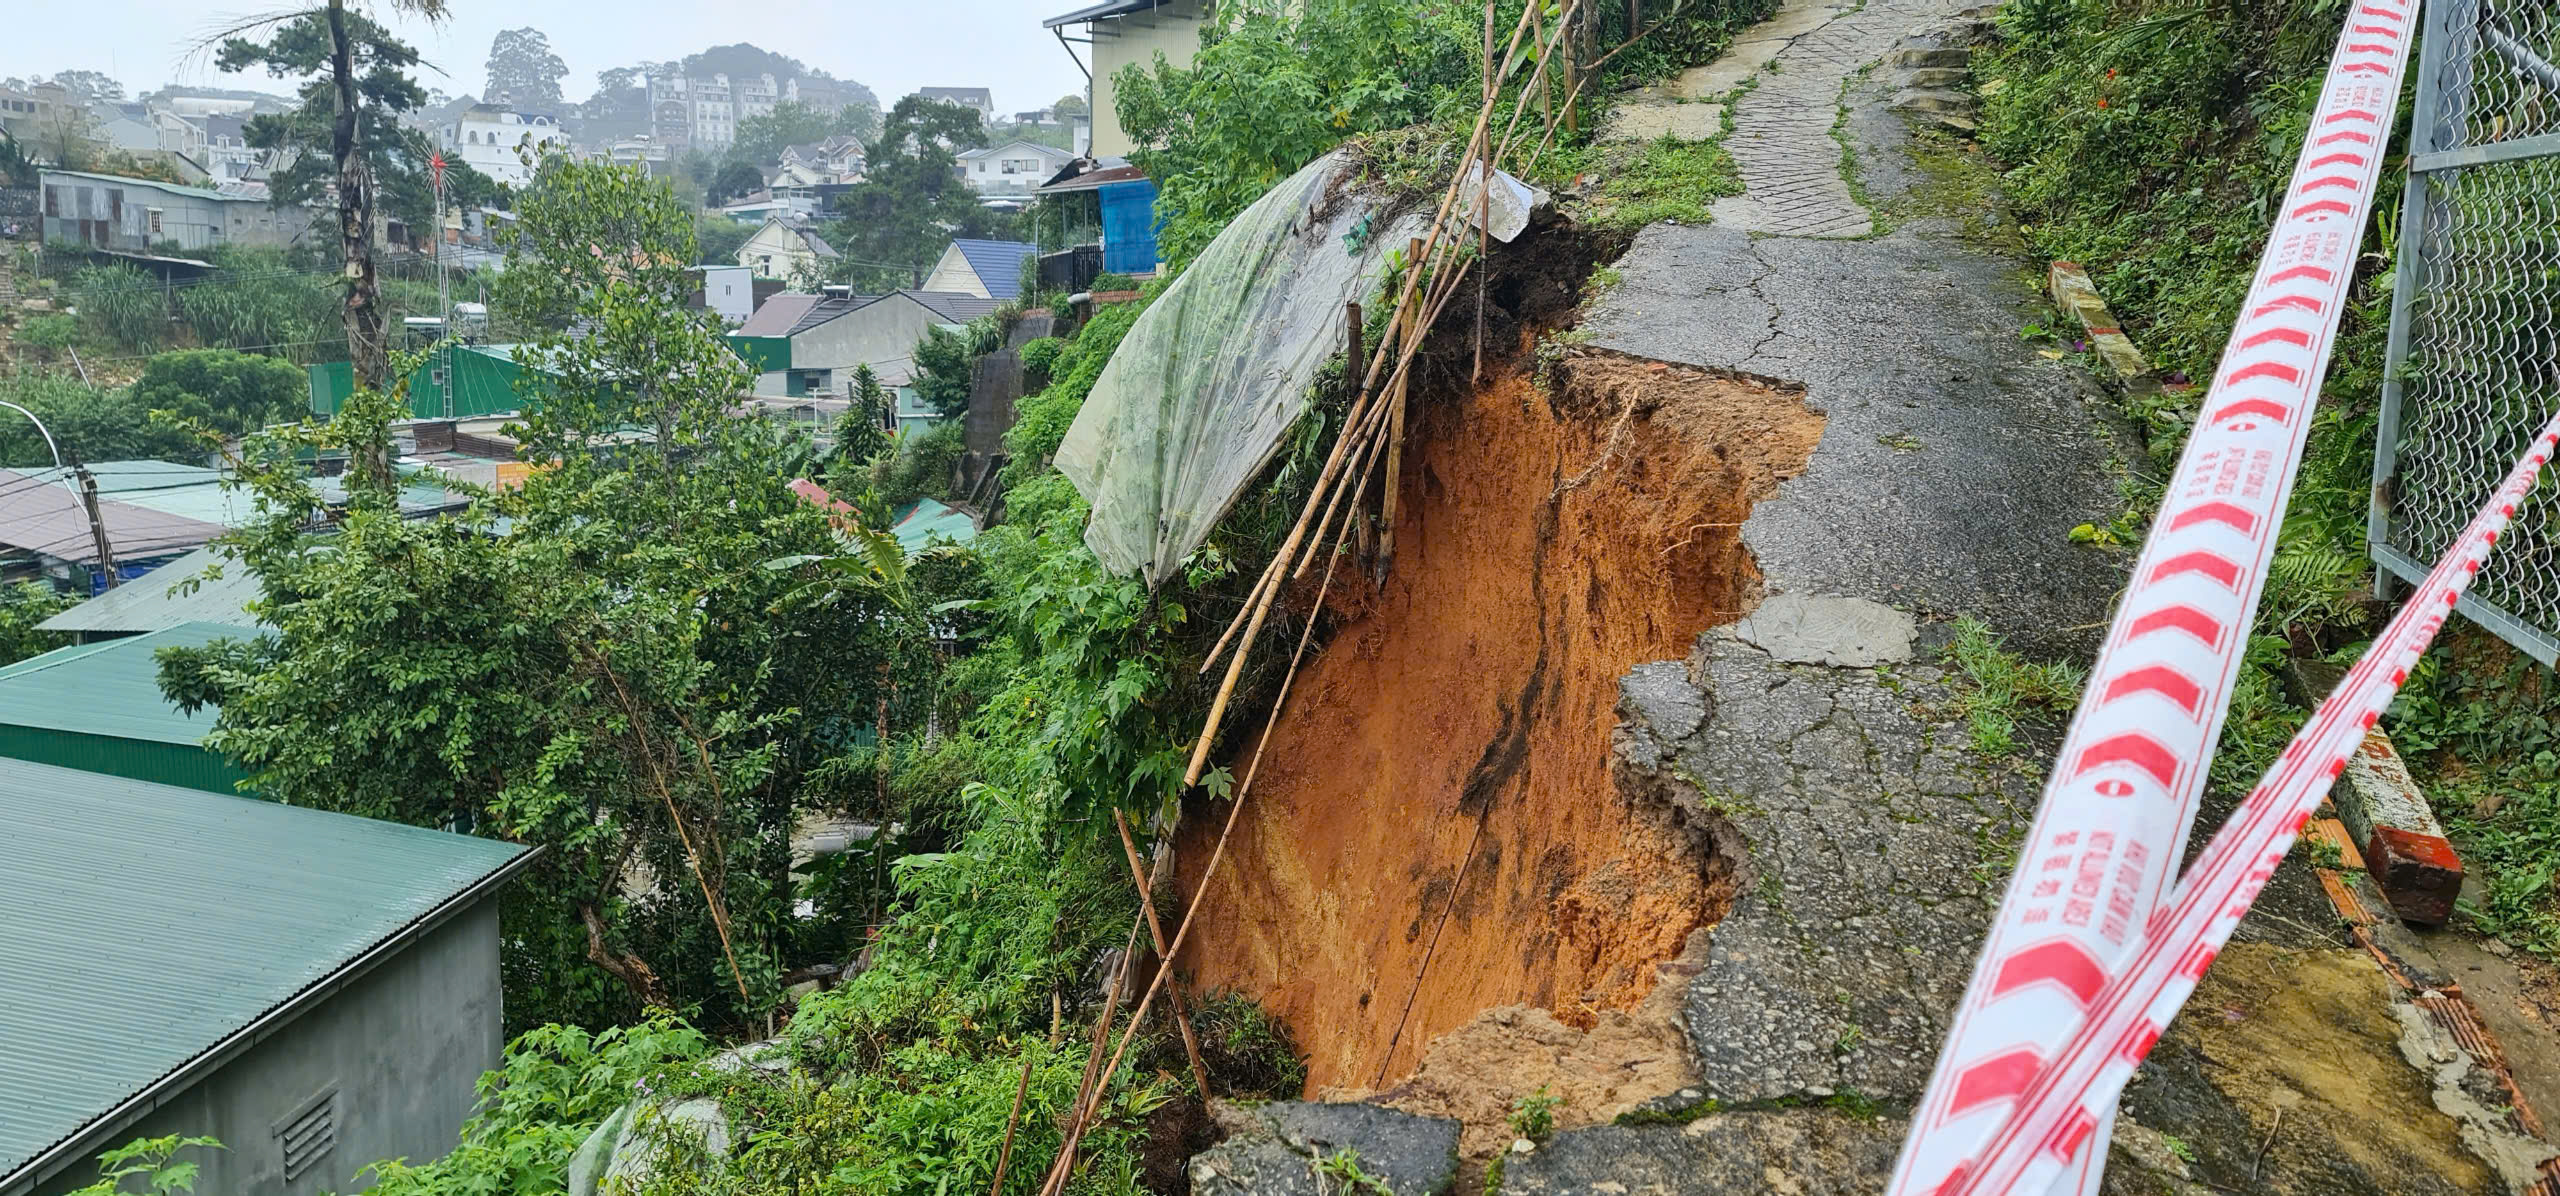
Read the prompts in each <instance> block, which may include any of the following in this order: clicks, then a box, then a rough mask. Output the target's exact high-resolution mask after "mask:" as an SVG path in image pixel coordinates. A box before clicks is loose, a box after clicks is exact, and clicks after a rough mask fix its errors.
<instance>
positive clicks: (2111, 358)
mask: <svg viewBox="0 0 2560 1196" xmlns="http://www.w3.org/2000/svg"><path fill="white" fill-rule="evenodd" d="M2045 285H2046V287H2047V288H2048V289H2049V290H2050V291H2051V292H2052V294H2053V302H2054V305H2055V306H2057V307H2060V308H2061V309H2062V310H2063V313H2064V314H2065V315H2067V316H2069V317H2071V318H2072V319H2073V320H2075V321H2077V322H2078V323H2079V325H2080V327H2081V329H2082V330H2083V331H2084V332H2086V333H2087V334H2088V337H2089V347H2090V349H2091V350H2092V351H2094V352H2096V353H2097V355H2098V360H2100V361H2103V362H2105V363H2106V366H2107V369H2108V370H2110V371H2112V372H2113V373H2114V374H2115V376H2116V379H2117V380H2118V381H2120V382H2122V383H2124V385H2125V387H2126V388H2127V389H2129V390H2135V391H2144V390H2157V389H2159V382H2158V380H2157V378H2156V376H2155V375H2154V374H2153V372H2152V369H2151V362H2150V361H2149V360H2148V359H2147V358H2145V357H2143V355H2142V351H2141V350H2140V349H2137V348H2135V347H2134V344H2133V341H2132V339H2131V338H2129V337H2127V336H2125V334H2124V329H2123V328H2122V327H2121V326H2120V325H2118V324H2117V323H2116V317H2115V313H2114V312H2112V311H2109V310H2107V301H2106V300H2105V299H2104V298H2102V297H2100V296H2099V294H2098V286H2097V284H2096V283H2094V282H2091V281H2090V280H2089V272H2088V271H2087V270H2085V269H2083V268H2081V266H2080V264H2079V263H2077V262H2055V263H2053V265H2052V266H2050V267H2048V268H2047V270H2046V272H2045Z"/></svg>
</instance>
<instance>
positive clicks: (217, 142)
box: [194, 113, 267, 183]
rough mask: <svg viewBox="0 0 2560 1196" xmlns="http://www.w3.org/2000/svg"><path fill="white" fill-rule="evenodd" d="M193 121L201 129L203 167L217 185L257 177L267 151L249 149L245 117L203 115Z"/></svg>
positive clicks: (246, 119)
mask: <svg viewBox="0 0 2560 1196" xmlns="http://www.w3.org/2000/svg"><path fill="white" fill-rule="evenodd" d="M194 119H195V120H196V121H197V122H199V123H200V124H201V125H202V127H203V129H204V168H205V169H206V170H207V171H210V172H211V173H212V174H213V177H214V181H215V182H216V183H227V182H231V181H234V180H237V179H250V178H256V177H259V174H260V172H261V170H262V168H263V165H264V163H265V161H266V157H267V151H265V150H262V149H252V148H250V146H249V139H248V124H249V121H248V118H247V117H244V116H236V115H225V114H222V113H206V114H204V115H202V116H198V117H195V118H194Z"/></svg>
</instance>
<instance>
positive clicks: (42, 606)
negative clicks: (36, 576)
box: [0, 581, 80, 664]
mask: <svg viewBox="0 0 2560 1196" xmlns="http://www.w3.org/2000/svg"><path fill="white" fill-rule="evenodd" d="M79 601H80V600H79V599H78V598H76V597H73V596H72V595H69V594H64V593H60V592H58V591H56V590H55V589H54V588H53V587H52V586H49V585H46V584H44V583H43V582H40V581H22V582H19V583H17V584H15V585H12V586H8V587H5V588H0V664H14V663H16V662H18V661H21V660H25V659H26V658H28V657H30V656H34V655H36V654H37V653H40V652H50V651H53V650H54V649H56V648H59V647H61V646H62V645H64V644H67V643H69V642H71V637H69V636H66V635H62V634H60V633H57V632H51V631H38V630H36V624H38V623H41V622H44V621H45V620H47V619H50V618H52V617H54V616H55V615H58V614H61V613H62V612H64V611H66V610H69V609H71V608H72V607H73V606H74V605H76V604H77V603H78V602H79Z"/></svg>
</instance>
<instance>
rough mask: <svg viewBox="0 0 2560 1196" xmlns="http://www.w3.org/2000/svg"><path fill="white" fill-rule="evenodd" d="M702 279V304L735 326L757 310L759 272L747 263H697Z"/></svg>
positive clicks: (705, 308) (697, 272) (726, 322)
mask: <svg viewBox="0 0 2560 1196" xmlns="http://www.w3.org/2000/svg"><path fill="white" fill-rule="evenodd" d="M694 272H695V273H696V274H698V275H699V276H700V277H701V279H702V307H703V310H705V311H708V312H711V313H712V314H714V315H717V316H719V317H720V322H721V323H723V324H726V325H728V326H729V327H731V328H735V327H737V326H738V325H740V324H744V323H746V322H747V317H748V316H751V315H754V314H755V306H756V272H755V271H753V270H750V269H748V268H747V267H745V266H708V265H706V266H696V267H694Z"/></svg>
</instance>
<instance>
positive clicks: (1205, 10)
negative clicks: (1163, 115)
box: [1040, 0, 1215, 158]
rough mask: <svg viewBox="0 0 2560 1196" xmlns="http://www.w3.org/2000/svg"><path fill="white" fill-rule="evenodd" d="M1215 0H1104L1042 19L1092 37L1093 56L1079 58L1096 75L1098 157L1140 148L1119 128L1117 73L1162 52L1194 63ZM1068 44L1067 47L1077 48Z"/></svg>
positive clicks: (1093, 146)
mask: <svg viewBox="0 0 2560 1196" xmlns="http://www.w3.org/2000/svg"><path fill="white" fill-rule="evenodd" d="M1214 8H1215V5H1214V2H1213V0H1102V2H1101V3H1099V4H1093V5H1090V6H1087V7H1084V8H1079V9H1077V10H1075V11H1074V12H1071V13H1067V14H1065V15H1063V16H1055V17H1051V18H1049V19H1048V20H1045V21H1042V22H1040V23H1041V24H1042V25H1044V26H1047V27H1048V28H1049V29H1050V30H1052V31H1054V32H1056V33H1058V35H1059V37H1060V39H1061V40H1062V41H1068V40H1073V39H1068V38H1067V37H1066V35H1065V30H1066V28H1067V27H1068V26H1070V25H1082V26H1084V29H1085V34H1086V36H1087V37H1089V38H1090V39H1092V45H1091V49H1090V57H1091V59H1092V61H1090V62H1086V63H1080V64H1079V65H1081V66H1083V67H1084V68H1085V71H1086V77H1087V78H1089V79H1091V80H1092V83H1091V85H1090V86H1089V87H1088V88H1087V91H1088V92H1089V93H1090V94H1088V95H1087V96H1086V100H1087V101H1088V102H1087V104H1086V111H1088V112H1091V113H1092V114H1093V133H1092V137H1091V140H1090V141H1089V142H1088V143H1087V151H1088V152H1089V153H1091V154H1092V155H1093V156H1094V157H1097V158H1104V157H1125V156H1127V155H1128V153H1129V151H1130V150H1132V149H1135V148H1137V147H1136V146H1135V145H1134V144H1132V143H1131V142H1130V140H1129V135H1128V134H1126V133H1123V132H1121V131H1120V110H1119V97H1118V95H1117V94H1116V93H1115V92H1114V91H1113V90H1112V77H1113V76H1114V75H1116V74H1118V73H1119V72H1120V70H1121V69H1122V68H1124V67H1131V66H1135V67H1138V68H1140V69H1145V68H1147V67H1148V66H1150V65H1152V64H1153V63H1154V62H1155V60H1156V58H1157V56H1158V55H1162V56H1163V58H1164V60H1165V61H1166V62H1169V63H1171V64H1173V65H1174V66H1189V65H1191V56H1192V55H1193V54H1195V53H1198V52H1199V50H1200V26H1201V25H1202V24H1204V23H1206V22H1207V20H1208V19H1209V16H1210V14H1211V12H1212V11H1213V10H1214ZM1074 52H1075V51H1074V47H1072V46H1069V47H1068V53H1070V54H1072V53H1074Z"/></svg>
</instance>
